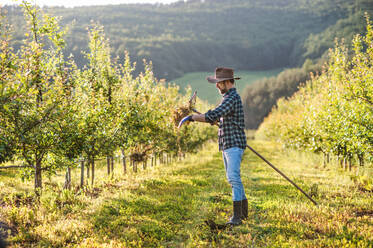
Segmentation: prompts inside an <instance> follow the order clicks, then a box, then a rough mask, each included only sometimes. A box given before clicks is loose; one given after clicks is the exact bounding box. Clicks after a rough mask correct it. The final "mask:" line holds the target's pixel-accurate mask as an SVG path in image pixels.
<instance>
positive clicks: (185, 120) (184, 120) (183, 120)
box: [177, 115, 194, 128]
mask: <svg viewBox="0 0 373 248" xmlns="http://www.w3.org/2000/svg"><path fill="white" fill-rule="evenodd" d="M188 121H194V120H193V119H192V116H191V115H188V116H187V117H184V118H183V119H182V120H181V121H180V122H179V125H178V126H177V128H180V127H181V126H182V125H183V124H184V123H185V122H188Z"/></svg>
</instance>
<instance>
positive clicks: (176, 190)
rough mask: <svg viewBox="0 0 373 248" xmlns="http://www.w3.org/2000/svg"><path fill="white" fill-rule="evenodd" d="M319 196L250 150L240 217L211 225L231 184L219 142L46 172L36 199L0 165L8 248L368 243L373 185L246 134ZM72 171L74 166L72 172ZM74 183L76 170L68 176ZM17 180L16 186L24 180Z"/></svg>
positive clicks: (221, 215) (227, 211) (225, 212)
mask: <svg viewBox="0 0 373 248" xmlns="http://www.w3.org/2000/svg"><path fill="white" fill-rule="evenodd" d="M250 145H251V146H252V147H253V148H254V149H256V150H258V151H259V152H260V153H261V154H262V155H263V156H265V157H266V158H267V159H268V160H270V161H271V162H273V163H274V164H275V166H276V167H278V168H279V169H281V170H282V171H283V172H284V173H285V174H286V175H287V176H289V177H290V178H291V179H294V180H295V182H296V183H297V184H298V185H299V186H301V187H302V188H303V189H304V190H305V191H306V192H308V193H309V194H312V196H313V197H314V199H315V200H316V201H317V202H318V203H319V205H318V206H314V205H313V204H312V203H311V202H310V201H309V200H308V199H307V198H305V197H304V196H303V195H302V194H301V193H300V192H298V191H297V190H296V189H295V188H294V187H293V186H292V185H290V184H289V183H288V182H287V181H285V180H284V179H282V178H281V177H280V176H279V175H278V174H277V173H276V172H275V171H273V170H272V169H271V168H270V167H269V166H267V165H266V164H265V163H264V162H262V161H261V160H260V159H259V158H258V157H256V156H255V155H254V154H252V153H251V152H250V151H249V150H246V152H245V155H244V159H243V163H242V169H241V173H242V180H243V183H244V186H245V189H246V194H247V196H248V200H249V218H248V220H246V221H244V223H243V225H241V226H237V227H233V228H226V229H222V230H212V229H210V227H209V226H207V225H206V224H205V221H207V220H208V221H213V222H216V223H218V224H223V223H225V222H226V221H227V219H228V218H229V217H230V215H231V208H232V207H231V205H232V202H231V189H230V187H229V185H228V183H227V181H226V178H225V174H224V169H223V164H222V159H221V154H220V153H219V152H218V151H217V145H216V144H215V143H210V144H207V145H206V146H205V147H204V149H202V150H201V151H200V152H199V153H198V154H194V155H189V156H188V157H187V158H186V159H185V160H183V161H181V162H174V163H171V164H167V165H160V166H157V167H151V168H148V169H147V170H146V171H139V172H138V173H137V174H135V173H132V172H130V173H129V174H127V175H125V176H120V175H119V174H120V166H119V165H117V168H116V171H115V174H116V176H114V177H108V176H106V174H105V168H104V167H102V168H99V169H98V171H97V181H96V182H97V184H96V185H95V187H88V188H86V189H84V190H82V189H78V188H75V189H74V190H71V191H67V190H65V191H63V190H61V187H62V183H63V175H60V176H54V177H52V178H51V179H50V180H48V179H46V180H45V189H44V192H43V195H42V197H41V199H40V202H39V203H38V202H37V201H36V200H35V198H34V197H33V196H32V193H22V192H28V191H29V192H31V189H32V185H31V183H27V182H26V183H22V182H20V180H19V179H18V177H16V176H14V174H12V173H9V171H8V172H7V173H6V174H4V173H3V172H1V171H0V182H1V184H2V185H1V188H2V191H1V192H0V195H1V198H0V199H1V200H0V206H1V208H0V220H2V221H3V222H4V223H6V225H8V226H9V227H11V229H10V232H11V236H10V238H9V241H10V242H11V243H12V247H372V246H373V237H372V235H371V234H372V233H373V202H372V192H366V191H360V190H359V188H358V187H356V186H355V185H354V183H353V181H352V180H351V179H350V175H348V174H347V173H345V172H342V171H339V170H337V169H336V168H334V167H333V166H332V165H330V166H329V167H326V168H324V167H322V166H320V165H321V164H322V163H321V161H320V158H319V157H318V156H315V155H312V154H307V153H299V152H294V151H284V150H282V149H281V147H280V146H279V145H278V144H274V143H269V142H264V141H250ZM74 174H76V176H78V169H77V170H76V171H74ZM74 182H78V178H77V177H76V178H74ZM21 185H22V186H21Z"/></svg>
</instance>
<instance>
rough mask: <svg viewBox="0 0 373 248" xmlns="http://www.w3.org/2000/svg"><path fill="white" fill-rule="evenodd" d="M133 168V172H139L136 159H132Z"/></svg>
mask: <svg viewBox="0 0 373 248" xmlns="http://www.w3.org/2000/svg"><path fill="white" fill-rule="evenodd" d="M132 168H133V172H135V173H137V164H136V162H135V161H134V160H132Z"/></svg>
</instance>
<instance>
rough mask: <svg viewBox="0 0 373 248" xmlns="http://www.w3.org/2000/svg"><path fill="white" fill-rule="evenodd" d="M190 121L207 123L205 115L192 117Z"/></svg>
mask: <svg viewBox="0 0 373 248" xmlns="http://www.w3.org/2000/svg"><path fill="white" fill-rule="evenodd" d="M192 120H193V121H198V122H207V121H206V118H205V114H198V115H192Z"/></svg>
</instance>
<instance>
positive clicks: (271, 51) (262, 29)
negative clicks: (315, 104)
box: [7, 0, 361, 79]
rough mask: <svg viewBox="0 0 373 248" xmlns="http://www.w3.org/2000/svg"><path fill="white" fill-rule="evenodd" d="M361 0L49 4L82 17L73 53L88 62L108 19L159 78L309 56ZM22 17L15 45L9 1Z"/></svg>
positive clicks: (121, 44)
mask: <svg viewBox="0 0 373 248" xmlns="http://www.w3.org/2000/svg"><path fill="white" fill-rule="evenodd" d="M358 2H361V1H352V0H348V1H339V0H328V1H321V0H318V1H305V0H282V1H258V0H251V1H246V0H245V1H244V0H233V1H232V0H229V1H228V0H219V1H217V0H206V1H202V2H201V1H195V0H194V1H188V2H184V1H180V2H177V3H174V4H169V5H162V4H158V5H152V4H132V5H126V4H123V5H116V6H95V7H78V8H61V7H53V8H44V11H45V12H47V13H51V14H53V15H54V16H61V17H62V24H63V25H65V24H71V23H72V22H74V24H73V26H72V28H71V32H70V34H69V35H68V38H67V44H68V48H67V51H66V54H70V53H72V54H74V56H75V60H76V61H77V63H78V64H79V65H80V66H82V65H83V64H85V61H84V59H83V55H82V54H81V51H85V50H87V43H88V42H87V39H88V38H87V30H86V28H87V27H88V26H89V25H90V23H91V21H93V22H99V23H100V24H102V25H104V27H105V33H106V34H107V36H108V37H109V39H110V43H111V46H112V54H113V55H118V56H120V57H123V54H124V51H125V50H128V51H129V52H130V55H131V57H132V60H133V61H136V62H137V64H138V66H139V70H138V71H141V69H142V68H141V65H142V60H143V59H144V58H145V59H147V60H152V61H153V65H154V72H155V75H156V76H157V77H158V78H166V79H173V78H176V77H178V76H182V75H183V74H184V73H186V72H196V71H211V70H213V68H215V67H216V66H217V65H225V66H231V67H234V68H236V69H237V70H267V69H275V68H283V67H294V66H299V65H302V64H303V61H304V60H305V56H304V55H305V53H306V55H307V56H308V57H318V56H319V54H320V53H322V52H323V51H325V49H327V47H322V48H321V50H320V49H319V50H317V51H314V53H315V54H316V55H315V54H314V53H313V52H312V51H311V50H310V49H309V48H307V47H304V42H305V41H306V40H310V38H309V37H310V35H312V36H311V37H314V35H317V34H320V33H321V32H323V31H324V30H325V29H327V28H328V27H330V26H331V25H334V24H335V23H336V22H337V21H338V20H340V19H343V18H347V17H348V16H349V15H350V14H351V13H353V12H354V11H355V9H356V6H355V5H356V3H358ZM7 9H8V16H9V22H10V23H11V24H13V25H14V28H15V30H16V34H15V35H14V43H13V44H14V46H15V47H16V48H17V47H19V44H20V40H21V39H22V37H23V34H24V32H23V26H24V23H23V21H22V19H23V17H22V12H21V9H20V8H15V7H7Z"/></svg>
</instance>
